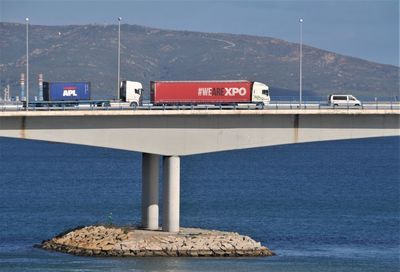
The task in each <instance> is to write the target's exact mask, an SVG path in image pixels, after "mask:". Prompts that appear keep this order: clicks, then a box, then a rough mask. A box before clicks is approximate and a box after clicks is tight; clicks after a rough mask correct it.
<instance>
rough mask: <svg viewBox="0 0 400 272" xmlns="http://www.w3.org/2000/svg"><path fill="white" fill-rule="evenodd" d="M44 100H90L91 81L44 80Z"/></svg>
mask: <svg viewBox="0 0 400 272" xmlns="http://www.w3.org/2000/svg"><path fill="white" fill-rule="evenodd" d="M43 100H44V101H77V100H90V82H43Z"/></svg>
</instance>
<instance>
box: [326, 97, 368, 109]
mask: <svg viewBox="0 0 400 272" xmlns="http://www.w3.org/2000/svg"><path fill="white" fill-rule="evenodd" d="M328 103H329V104H330V105H332V106H334V107H335V106H361V102H360V100H358V99H357V98H355V97H354V96H353V95H351V94H331V95H329V97H328Z"/></svg>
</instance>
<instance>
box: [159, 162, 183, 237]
mask: <svg viewBox="0 0 400 272" xmlns="http://www.w3.org/2000/svg"><path fill="white" fill-rule="evenodd" d="M163 168H164V177H163V179H164V183H163V225H162V230H163V231H167V232H179V190H180V188H179V182H180V180H179V179H180V158H179V157H178V156H165V157H164V160H163Z"/></svg>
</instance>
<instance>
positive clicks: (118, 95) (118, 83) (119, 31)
mask: <svg viewBox="0 0 400 272" xmlns="http://www.w3.org/2000/svg"><path fill="white" fill-rule="evenodd" d="M121 20H122V18H121V17H118V82H117V99H118V100H119V99H120V93H119V88H120V69H121V68H120V66H121Z"/></svg>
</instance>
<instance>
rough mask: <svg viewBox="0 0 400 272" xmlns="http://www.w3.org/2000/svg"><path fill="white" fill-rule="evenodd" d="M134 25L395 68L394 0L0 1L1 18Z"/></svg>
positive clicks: (44, 22)
mask: <svg viewBox="0 0 400 272" xmlns="http://www.w3.org/2000/svg"><path fill="white" fill-rule="evenodd" d="M26 17H29V19H30V23H31V24H40V25H76V24H117V18H118V17H122V23H127V24H138V25H144V26H150V27H156V28H163V29H173V30H189V31H201V32H223V33H234V34H247V35H257V36H267V37H273V38H279V39H283V40H286V41H289V42H296V43H298V42H299V41H300V23H299V18H303V23H302V29H303V43H304V44H306V45H310V46H314V47H317V48H320V49H325V50H329V51H333V52H336V53H340V54H343V55H347V56H353V57H358V58H362V59H366V60H370V61H373V62H378V63H383V64H391V65H396V66H399V0H335V1H334V0H297V1H293V0H280V1H278V0H223V1H221V0H186V1H184V0H174V1H172V0H164V1H161V0H146V1H145V0H130V1H128V0H108V1H106V0H102V1H100V0H69V1H65V0H50V1H49V0H0V21H2V22H21V23H24V22H25V18H26Z"/></svg>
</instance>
